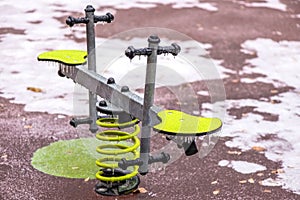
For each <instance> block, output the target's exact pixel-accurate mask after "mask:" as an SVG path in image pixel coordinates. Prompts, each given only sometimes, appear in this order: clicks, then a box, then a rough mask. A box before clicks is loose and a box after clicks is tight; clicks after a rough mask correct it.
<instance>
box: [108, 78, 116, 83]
mask: <svg viewBox="0 0 300 200" xmlns="http://www.w3.org/2000/svg"><path fill="white" fill-rule="evenodd" d="M115 83H116V82H115V79H114V78H112V77H110V78H109V79H107V84H115Z"/></svg>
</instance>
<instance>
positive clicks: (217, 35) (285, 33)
mask: <svg viewBox="0 0 300 200" xmlns="http://www.w3.org/2000/svg"><path fill="white" fill-rule="evenodd" d="M215 2H217V5H218V8H219V10H218V11H217V12H208V11H204V10H201V9H180V10H178V9H172V8H171V7H170V6H160V7H158V8H153V9H146V10H143V9H137V8H136V9H130V10H120V11H118V12H117V14H116V16H115V17H116V20H115V22H114V23H112V24H111V25H109V28H107V29H102V28H101V32H100V30H99V31H98V33H99V34H100V35H101V36H110V35H111V34H114V33H118V32H120V31H124V30H128V29H131V28H137V27H146V26H159V27H164V28H171V29H175V30H177V31H180V32H182V33H185V34H187V35H188V36H190V37H192V38H194V39H196V40H198V41H200V42H207V43H210V44H212V45H213V48H212V50H211V54H210V55H211V57H213V58H215V59H222V60H224V63H223V65H224V66H225V67H227V68H230V69H233V70H236V71H238V70H241V69H242V66H243V63H244V62H245V59H247V58H250V56H249V55H245V54H243V53H241V52H240V44H241V43H243V42H244V41H245V40H248V39H255V38H256V37H266V38H272V39H274V40H299V39H300V38H299V31H300V29H299V28H298V27H297V25H296V24H297V23H299V24H300V19H295V18H291V17H290V16H291V15H292V14H298V13H299V12H300V2H299V1H284V2H285V3H287V5H288V11H287V12H281V11H277V10H271V9H265V8H245V7H243V6H241V5H239V4H236V3H233V2H231V1H221V2H220V1H215ZM83 7H84V6H83ZM66 15H70V14H69V13H67V14H66ZM77 15H79V16H80V15H81V13H77ZM53 28H55V27H53ZM0 31H1V32H2V33H1V34H5V33H3V32H7V31H8V32H12V33H14V34H21V33H20V31H18V30H16V31H15V30H13V29H11V31H10V29H0ZM274 31H280V32H281V33H282V35H277V34H274ZM74 40H76V38H74ZM251 76H261V75H259V74H256V75H251ZM239 78H241V77H240V75H238V74H231V75H230V78H228V79H225V80H224V84H225V89H226V95H227V99H245V98H253V99H259V98H260V97H267V98H269V99H270V97H271V96H272V95H275V94H274V93H272V92H271V90H273V91H274V89H276V90H277V91H278V93H283V92H286V91H289V90H293V88H291V87H283V88H276V87H275V86H274V85H272V84H266V83H261V82H257V83H253V84H245V83H243V84H242V83H240V82H239V81H238V80H239ZM201 84H202V83H193V87H196V88H198V87H202V86H201ZM163 90H164V89H160V90H158V91H157V99H158V100H157V101H159V102H160V103H161V104H166V103H169V104H170V105H168V107H170V106H172V102H174V103H176V102H175V101H176V99H174V98H172V97H170V99H167V100H166V99H164V98H162V96H161V94H165V92H164V91H163ZM278 93H277V94H278ZM203 101H208V99H206V100H205V99H203V98H202V99H201V100H200V102H203ZM274 103H276V102H274ZM277 103H279V102H277ZM173 106H174V104H173ZM228 112H229V114H231V115H235V116H236V117H237V118H240V117H242V113H247V112H253V108H250V107H244V108H242V109H240V110H237V109H230V110H228ZM259 114H261V115H262V116H264V119H265V120H272V121H276V120H277V119H278V116H270V114H269V113H259ZM68 120H69V118H68V117H67V118H64V119H60V118H58V116H57V115H49V114H47V113H32V112H24V110H23V106H22V105H16V104H11V103H9V102H8V100H6V99H3V98H0V130H1V134H0V144H1V145H0V156H1V158H0V199H5V200H6V199H9V200H16V199H39V200H40V199H41V200H44V199H66V200H67V199H74V200H76V199H78V200H82V199H88V200H89V199H91V200H92V199H116V198H107V197H103V196H99V195H97V194H96V193H95V192H93V188H94V185H95V181H88V182H85V181H83V180H76V179H66V178H58V177H53V176H50V175H46V174H43V173H41V172H39V171H37V170H35V169H33V167H32V166H31V165H30V159H31V157H32V155H33V153H34V152H35V151H36V150H37V149H38V148H41V147H43V146H46V145H48V144H50V143H51V142H54V141H57V140H62V139H70V138H77V137H78V136H77V135H76V131H74V129H73V128H72V127H70V126H69V125H68ZM229 139H230V138H221V139H220V140H219V142H218V143H217V145H216V147H215V148H214V149H213V151H212V152H211V153H210V154H209V155H208V156H207V157H206V158H205V159H200V160H199V159H198V158H197V157H196V156H192V157H182V158H181V159H179V160H177V161H176V162H175V163H174V164H172V165H170V166H168V167H167V168H166V171H165V173H162V172H159V173H155V174H150V175H147V176H145V177H141V179H142V183H141V185H140V186H141V187H144V188H146V190H147V191H148V192H147V193H145V194H134V195H129V196H123V197H117V199H195V200H196V199H243V200H244V199H270V200H271V199H280V200H282V199H286V200H292V199H299V198H300V197H299V195H296V194H293V193H291V192H289V191H286V190H283V189H281V188H280V187H265V186H261V185H260V184H259V181H261V180H264V179H266V178H268V177H275V176H276V174H275V173H274V171H273V170H276V169H279V168H281V163H276V162H272V161H270V160H267V159H266V157H265V156H264V154H263V153H260V152H257V151H254V150H251V151H247V152H243V153H242V154H241V155H235V154H228V153H227V152H228V151H234V150H238V149H229V148H228V147H226V146H225V144H224V143H225V141H227V140H229ZM265 139H266V138H265ZM222 159H227V160H234V159H238V160H245V161H249V162H254V163H258V164H262V165H264V166H266V167H267V170H266V171H264V172H263V174H258V173H254V174H250V175H244V174H240V173H238V172H235V171H234V170H232V169H230V168H226V167H219V166H218V161H219V160H222ZM251 178H252V179H253V180H254V183H249V182H247V183H240V182H239V181H242V180H249V179H251ZM214 181H217V183H216V184H212V183H214ZM217 190H219V194H216V195H215V194H213V192H214V191H217Z"/></svg>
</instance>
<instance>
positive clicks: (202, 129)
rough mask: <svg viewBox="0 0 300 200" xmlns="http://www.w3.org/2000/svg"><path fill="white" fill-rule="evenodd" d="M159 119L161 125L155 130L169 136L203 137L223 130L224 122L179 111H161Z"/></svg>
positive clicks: (155, 127)
mask: <svg viewBox="0 0 300 200" xmlns="http://www.w3.org/2000/svg"><path fill="white" fill-rule="evenodd" d="M158 117H159V118H160V119H161V123H160V124H158V125H156V126H154V127H153V129H154V130H155V131H157V132H160V133H163V134H167V135H176V136H202V135H207V134H212V133H215V132H217V131H219V130H220V129H221V128H222V121H221V120H220V119H218V118H204V117H196V116H192V115H189V114H186V113H183V112H181V111H177V110H164V111H161V112H159V113H158Z"/></svg>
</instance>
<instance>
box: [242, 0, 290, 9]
mask: <svg viewBox="0 0 300 200" xmlns="http://www.w3.org/2000/svg"><path fill="white" fill-rule="evenodd" d="M238 3H240V4H242V5H245V6H247V7H263V8H271V9H276V10H281V11H286V5H285V4H284V3H282V2H281V1H280V0H264V1H261V2H248V1H246V2H245V1H238Z"/></svg>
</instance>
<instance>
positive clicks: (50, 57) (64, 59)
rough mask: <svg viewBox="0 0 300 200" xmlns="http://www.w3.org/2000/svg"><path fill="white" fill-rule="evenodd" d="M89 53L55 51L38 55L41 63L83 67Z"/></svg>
mask: <svg viewBox="0 0 300 200" xmlns="http://www.w3.org/2000/svg"><path fill="white" fill-rule="evenodd" d="M86 57H87V52H86V51H81V50H54V51H47V52H44V53H41V54H40V55H38V60H39V61H53V62H59V63H62V64H65V65H82V64H84V63H86Z"/></svg>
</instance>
